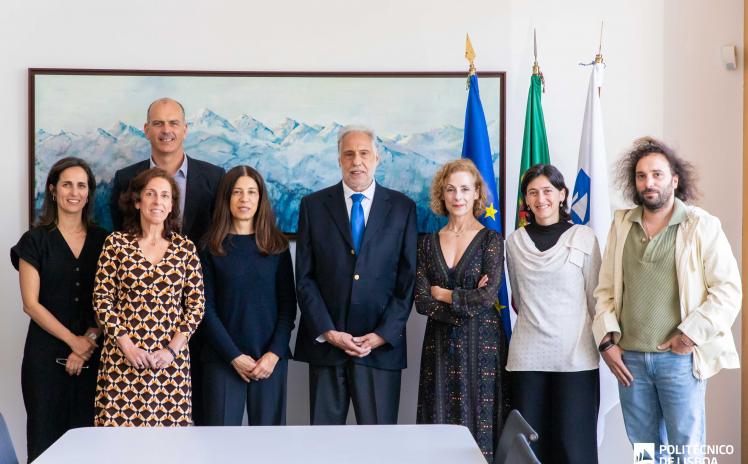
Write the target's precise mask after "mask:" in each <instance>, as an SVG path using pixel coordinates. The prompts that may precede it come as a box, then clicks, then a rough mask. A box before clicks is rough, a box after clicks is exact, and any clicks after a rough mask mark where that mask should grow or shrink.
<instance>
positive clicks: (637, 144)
mask: <svg viewBox="0 0 748 464" xmlns="http://www.w3.org/2000/svg"><path fill="white" fill-rule="evenodd" d="M652 154H659V155H662V156H664V157H665V159H667V162H668V164H670V172H671V174H672V175H673V176H678V187H677V188H676V189H675V197H676V198H678V199H679V200H681V201H689V200H695V199H697V198H698V196H699V192H698V189H697V188H696V170H695V169H694V167H693V165H692V164H691V163H689V162H688V161H686V160H684V159H683V158H681V157H680V156H678V155H677V154H676V153H675V150H673V149H672V148H670V147H669V146H667V145H665V143H664V142H662V141H660V140H657V139H656V138H654V137H642V138H640V139H637V140H635V141H634V147H633V148H632V149H631V150H630V151H629V152H628V153H626V154H624V155H623V156H622V157H621V159H620V160H618V176H617V178H616V182H617V184H618V186H619V187H620V188H621V189H622V190H623V196H624V198H627V199H628V200H630V201H631V202H632V203H634V204H635V205H641V204H642V200H641V198H640V197H639V192H637V190H636V165H637V164H638V163H639V160H640V159H642V158H644V157H645V156H648V155H652Z"/></svg>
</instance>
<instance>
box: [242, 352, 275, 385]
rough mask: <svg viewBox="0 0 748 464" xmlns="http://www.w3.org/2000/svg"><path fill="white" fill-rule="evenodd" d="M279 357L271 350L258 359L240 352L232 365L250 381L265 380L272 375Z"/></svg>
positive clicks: (244, 378) (246, 380)
mask: <svg viewBox="0 0 748 464" xmlns="http://www.w3.org/2000/svg"><path fill="white" fill-rule="evenodd" d="M279 359H280V358H279V357H278V355H277V354H275V353H272V352H270V351H268V352H267V353H265V354H263V355H262V356H260V359H258V360H256V361H255V359H254V358H252V356H250V355H248V354H240V355H239V356H237V357H236V358H234V359H233V360H232V361H231V365H232V366H233V367H234V369H235V370H236V373H237V374H239V377H241V378H242V380H244V381H245V382H247V383H249V382H250V381H252V380H264V379H267V378H268V377H270V376H271V375H272V374H273V370H274V369H275V365H276V364H277V363H278V360H279Z"/></svg>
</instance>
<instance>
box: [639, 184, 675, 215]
mask: <svg viewBox="0 0 748 464" xmlns="http://www.w3.org/2000/svg"><path fill="white" fill-rule="evenodd" d="M673 190H674V189H673V186H672V185H670V186H668V187H666V188H665V189H664V190H662V191H659V190H656V189H644V190H639V191H637V192H636V197H637V199H638V200H639V203H640V204H641V205H642V206H644V207H645V208H647V209H648V210H650V211H657V210H659V209H661V208H662V207H663V206H665V205H667V204H668V202H669V201H670V198H672V196H673ZM647 193H656V194H657V196H655V197H654V198H651V199H650V198H647V197H646V194H647Z"/></svg>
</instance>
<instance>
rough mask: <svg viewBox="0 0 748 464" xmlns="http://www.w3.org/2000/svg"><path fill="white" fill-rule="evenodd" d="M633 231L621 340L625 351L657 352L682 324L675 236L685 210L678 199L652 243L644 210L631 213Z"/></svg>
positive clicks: (628, 247)
mask: <svg viewBox="0 0 748 464" xmlns="http://www.w3.org/2000/svg"><path fill="white" fill-rule="evenodd" d="M629 220H630V221H631V222H634V223H636V224H632V226H631V230H630V231H629V233H628V236H627V237H626V243H625V244H624V247H623V304H622V306H621V340H620V342H619V345H620V346H621V348H623V349H624V350H629V351H643V352H657V351H660V350H658V349H657V346H658V345H661V344H662V343H664V342H665V341H667V339H668V338H670V337H672V336H673V334H674V333H675V332H676V329H677V327H678V324H680V323H681V312H680V297H679V292H678V277H677V275H676V272H675V237H676V234H677V233H678V224H680V223H681V222H683V221H685V220H686V207H685V205H684V204H683V202H682V201H680V200H679V199H677V198H676V199H675V204H674V208H673V214H672V216H671V217H670V222H669V223H668V225H667V227H665V228H664V229H662V230H661V231H660V233H658V234H657V235H655V236H654V237H652V239H651V240H650V239H649V238H648V237H647V234H646V233H645V230H644V226H643V224H642V207H641V206H639V207H637V208H635V209H634V211H633V212H632V213H631V216H630V219H629Z"/></svg>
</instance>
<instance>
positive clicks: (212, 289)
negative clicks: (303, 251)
mask: <svg viewBox="0 0 748 464" xmlns="http://www.w3.org/2000/svg"><path fill="white" fill-rule="evenodd" d="M206 242H207V243H206V246H205V247H204V249H203V250H202V252H201V255H200V257H201V259H202V261H203V269H204V272H205V297H206V307H205V324H204V329H203V330H205V337H206V340H207V346H206V347H205V349H204V355H203V360H204V362H205V364H204V370H205V383H204V389H205V413H206V420H207V424H206V425H241V424H242V417H243V415H244V410H245V408H246V411H247V417H248V422H249V425H285V423H286V380H287V371H288V358H289V355H290V351H289V349H288V341H289V338H290V337H291V330H293V327H294V320H295V319H296V291H295V288H294V279H293V268H292V266H291V254H290V252H289V250H288V240H287V239H286V237H285V236H284V235H283V234H282V233H281V232H280V230H278V228H277V226H276V224H275V215H274V214H273V210H272V208H271V205H270V198H269V197H268V191H267V188H266V187H265V182H264V181H263V179H262V176H261V175H260V173H259V172H257V171H256V170H254V169H253V168H251V167H249V166H236V167H235V168H233V169H231V170H230V171H229V172H227V173H226V175H225V176H224V177H223V179H222V180H221V183H220V185H219V186H218V194H217V195H216V204H215V209H214V211H213V223H212V224H211V227H210V229H209V231H208V234H207V238H206Z"/></svg>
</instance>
